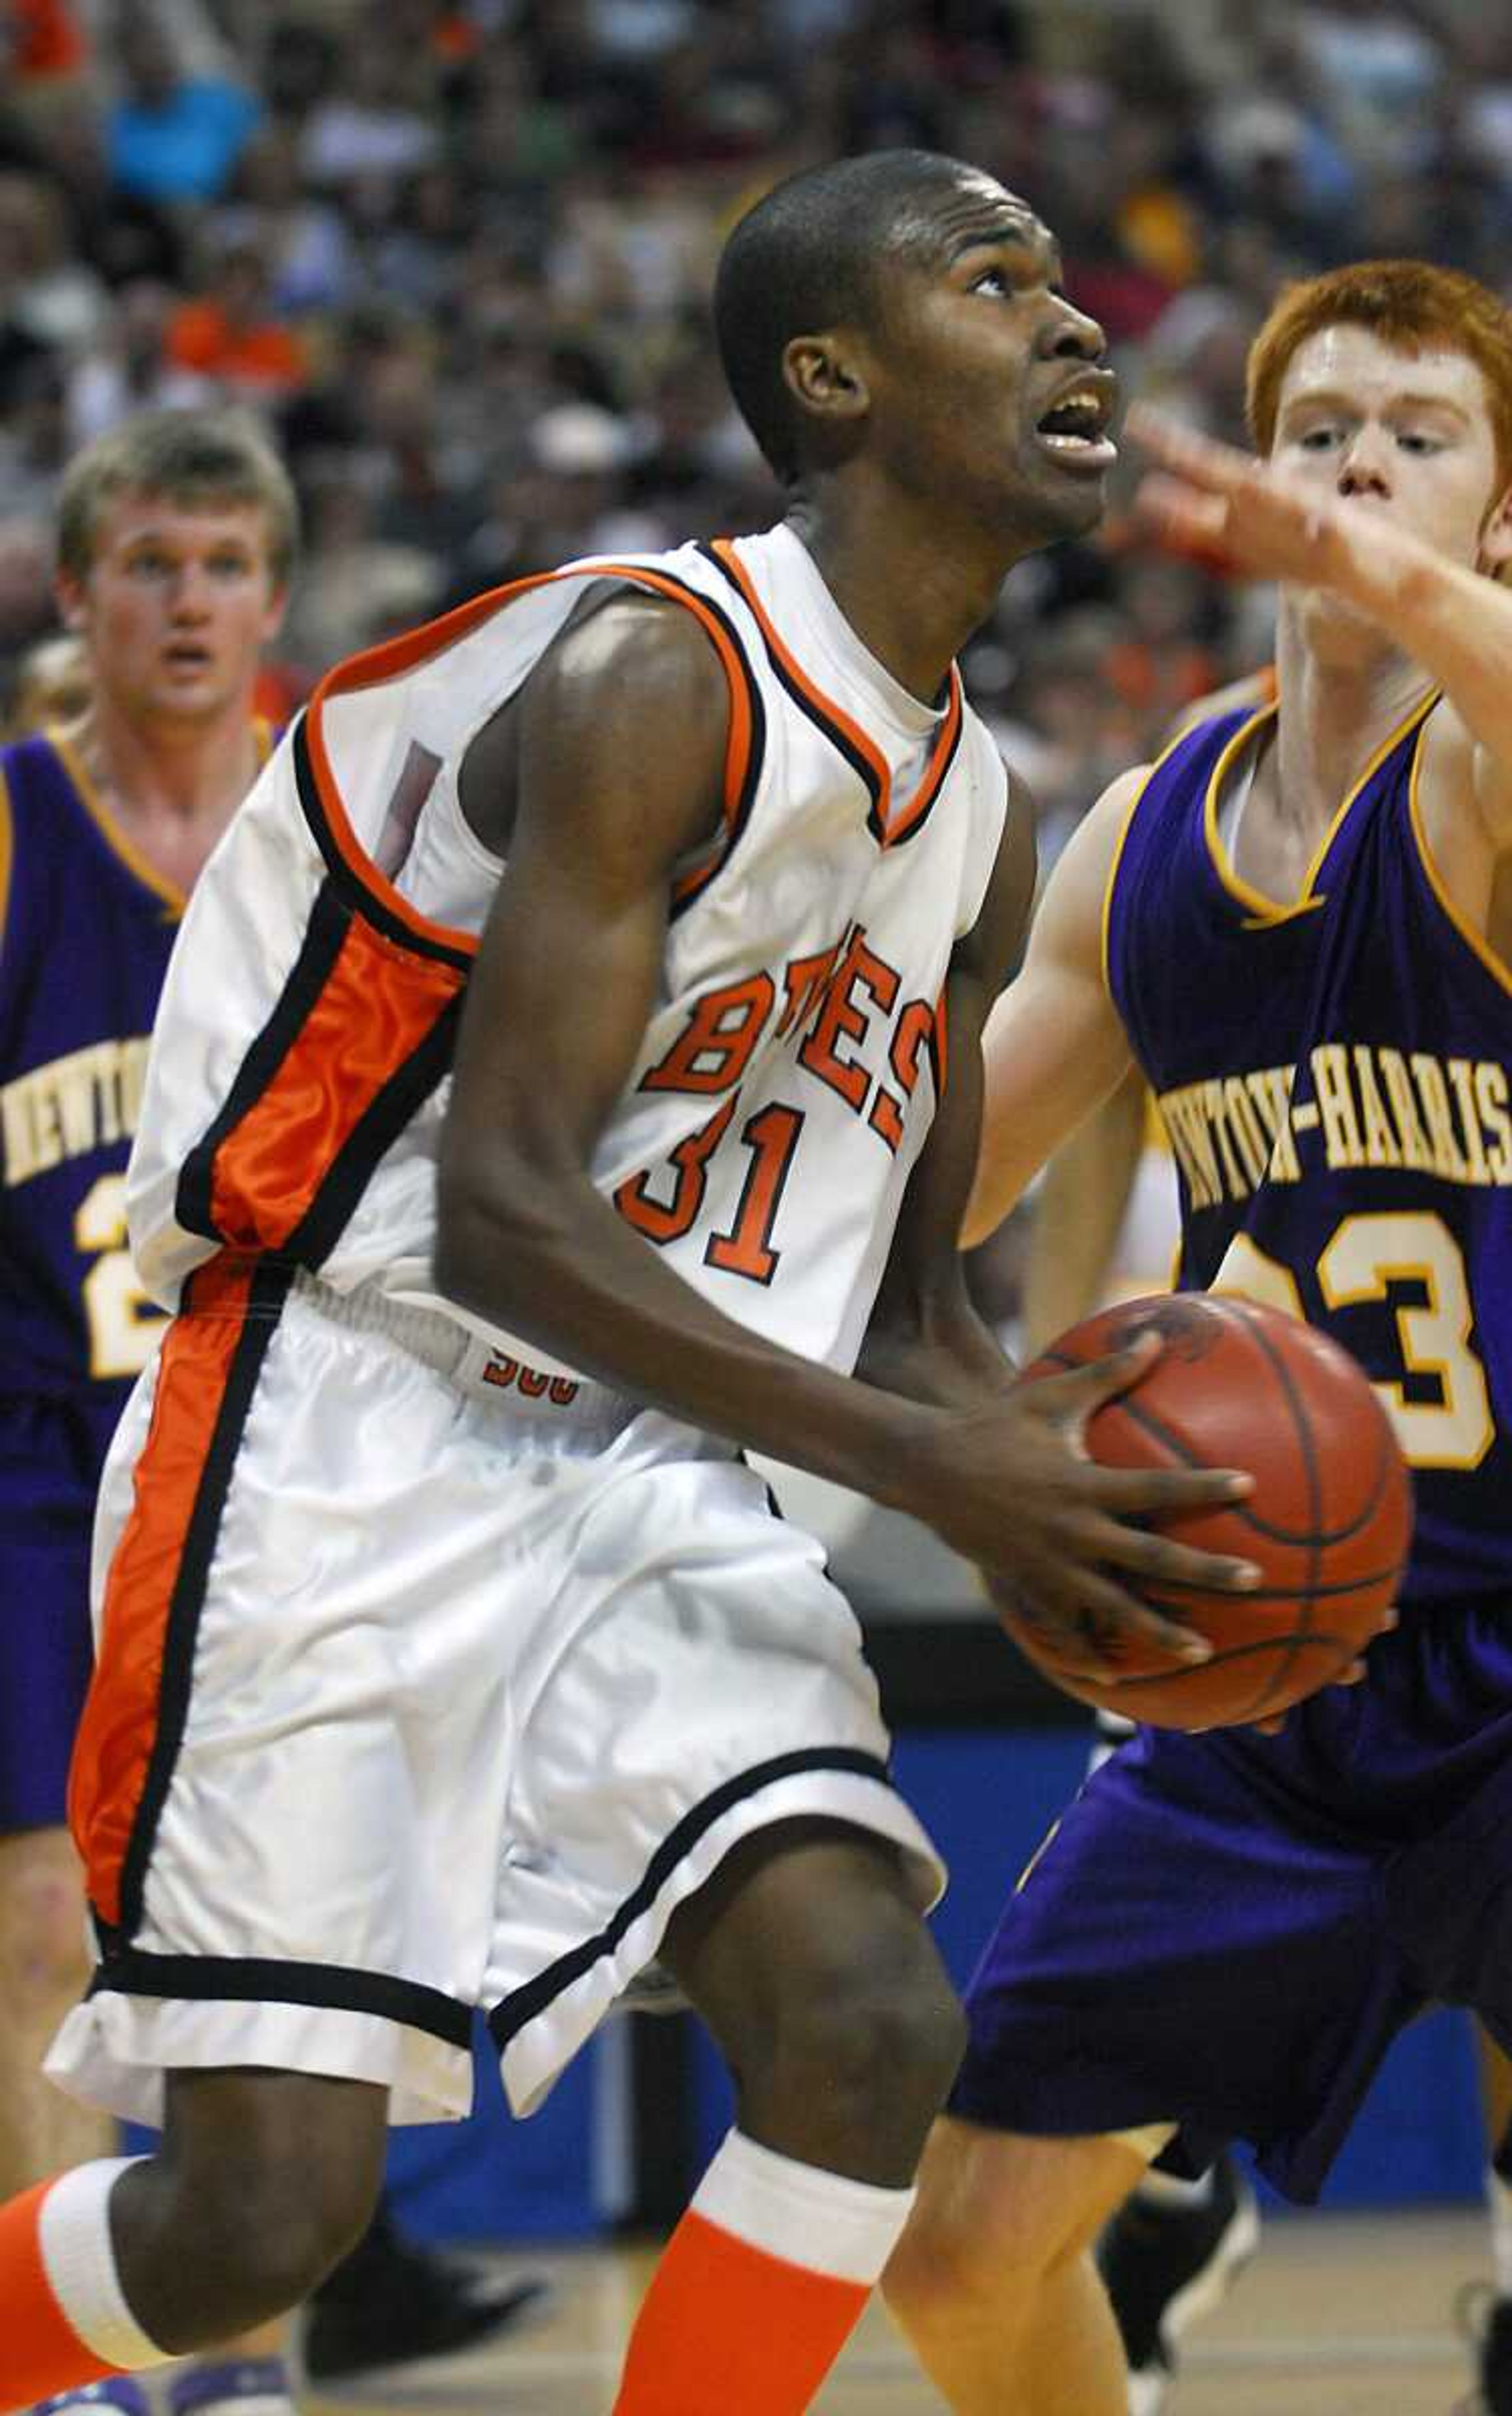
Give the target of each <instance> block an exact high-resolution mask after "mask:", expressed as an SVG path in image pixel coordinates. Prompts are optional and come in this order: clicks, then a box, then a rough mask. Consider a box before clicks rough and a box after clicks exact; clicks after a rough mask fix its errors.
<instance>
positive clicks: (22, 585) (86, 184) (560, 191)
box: [0, 0, 1512, 854]
mask: <svg viewBox="0 0 1512 2416" xmlns="http://www.w3.org/2000/svg"><path fill="white" fill-rule="evenodd" d="M896 143H917V144H923V145H926V146H929V147H931V148H936V149H941V150H945V151H950V152H954V153H957V154H959V155H960V156H961V157H963V158H966V159H972V160H975V161H976V162H978V163H979V164H980V165H982V166H983V167H985V168H987V169H990V170H991V171H992V172H993V173H994V174H998V175H1000V176H1001V177H1003V178H1004V179H1005V182H1007V183H1008V184H1009V185H1011V186H1012V187H1014V188H1015V189H1018V190H1021V191H1022V192H1023V193H1024V194H1025V195H1027V196H1028V198H1029V199H1030V200H1031V201H1032V202H1033V203H1034V204H1035V205H1036V208H1037V209H1038V210H1039V211H1040V213H1041V214H1042V215H1043V216H1044V217H1045V218H1046V219H1048V221H1049V222H1050V224H1051V226H1052V227H1053V229H1054V230H1055V232H1056V234H1058V235H1059V237H1060V239H1061V242H1062V245H1063V248H1064V253H1065V260H1066V285H1067V288H1068V290H1069V292H1070V293H1071V294H1072V295H1073V297H1074V298H1075V299H1076V300H1077V301H1079V302H1080V303H1081V304H1082V305H1083V306H1084V307H1085V308H1086V309H1088V310H1091V311H1092V312H1094V313H1095V314H1096V316H1097V317H1098V318H1099V319H1100V320H1101V321H1102V323H1103V325H1104V326H1105V327H1106V328H1107V331H1108V335H1109V339H1110V342H1111V352H1112V358H1113V361H1114V363H1115V365H1116V366H1117V367H1118V369H1119V370H1121V371H1122V373H1123V375H1124V377H1125V379H1126V389H1137V390H1138V391H1140V392H1141V393H1142V394H1146V395H1153V396H1157V397H1159V398H1161V399H1163V400H1166V401H1168V402H1169V403H1170V404H1172V406H1173V407H1174V408H1175V409H1177V410H1179V411H1180V412H1182V413H1184V414H1185V415H1187V416H1188V417H1190V418H1191V419H1192V420H1194V421H1196V422H1198V423H1199V424H1201V425H1202V427H1204V428H1207V429H1209V430H1214V431H1216V432H1217V433H1219V434H1222V435H1224V436H1228V437H1231V438H1237V439H1240V440H1241V441H1242V437H1243V365H1244V355H1245V348H1246V345H1247V341H1248V340H1249V338H1250V335H1251V334H1252V332H1253V330H1254V328H1255V326H1256V325H1257V324H1258V322H1259V320H1260V318H1261V317H1262V316H1263V312H1264V310H1265V309H1266V307H1267V305H1268V303H1269V302H1270V300H1271V298H1272V297H1273V295H1274V294H1275V293H1276V291H1277V290H1278V287H1279V286H1280V285H1281V284H1282V283H1283V282H1284V281H1285V280H1286V279H1288V278H1290V277H1293V276H1296V275H1299V274H1307V273H1308V272H1310V271H1312V270H1314V269H1317V268H1319V267H1323V266H1327V265H1329V264H1333V263H1335V262H1337V261H1340V260H1344V259H1353V258H1361V257H1366V256H1368V255H1372V254H1399V253H1404V252H1423V253H1426V254H1428V255H1429V256H1430V257H1432V258H1433V259H1435V260H1437V261H1440V262H1442V263H1444V264H1447V265H1452V266H1458V267H1463V268H1467V269H1470V270H1472V271H1474V273H1475V274H1477V275H1479V276H1480V277H1482V278H1484V279H1486V280H1487V281H1488V282H1489V284H1491V285H1493V286H1495V287H1497V288H1498V289H1500V290H1503V291H1512V283H1509V280H1512V11H1508V10H1506V9H1504V8H1497V7H1488V6H1487V5H1485V0H1328V5H1316V6H1315V5H1301V0H1271V5H1270V6H1269V7H1267V8H1263V9H1262V8H1257V7H1256V6H1255V5H1254V0H1161V5H1159V6H1134V5H1126V0H1125V5H1120V0H1086V5H1081V0H760V4H759V5H757V0H0V708H3V707H4V706H5V705H6V704H7V703H8V702H9V701H10V700H12V699H13V696H14V689H15V683H16V677H17V672H18V668H19V666H20V665H21V664H22V662H23V660H24V659H25V657H27V655H28V653H29V650H31V649H32V648H34V647H35V645H36V643H37V642H38V640H39V639H42V638H44V637H45V636H46V635H47V633H48V631H49V630H50V629H51V628H52V627H53V613H52V605H51V597H50V590H49V577H50V569H51V539H50V533H49V516H50V511H51V506H52V503H53V494H54V491H55V487H56V483H57V479H58V475H59V471H60V468H61V465H62V463H63V461H65V459H66V457H67V456H68V453H69V452H70V451H71V450H72V449H73V448H74V447H75V446H77V445H79V444H80V443H81V442H82V441H83V440H84V439H86V438H88V437H91V436H93V435H96V434H97V433H98V432H99V431H100V430H103V429H105V428H107V427H109V426H111V425H112V424H113V422H114V421H115V420H116V419H118V418H119V417H120V416H121V415H123V414H125V413H127V412H129V411H131V410H133V409H136V408H139V407H141V406H143V405H146V404H163V403H174V402H189V401H196V400H208V399H212V398H214V397H216V396H224V397H230V398H234V399H236V400H241V401H243V402H245V403H247V404H249V405H250V406H252V407H253V408H255V409H256V410H257V411H258V412H259V413H261V414H263V415H265V417H266V418H267V420H268V422H269V423H270V425H271V426H272V428H273V429H274V430H275V431H276V433H277V435H278V436H279V438H280V442H281V444H282V445H283V448H284V450H285V452H286V455H287V458H288V460H289V461H290V464H291V466H292V468H293V470H294V473H295V479H296V482H297V485H298V488H299V491H300V495H301V498H302V501H303V505H304V508H305V513H306V521H307V544H306V554H305V560H304V564H303V567H302V569H301V572H300V575H299V579H298V581H297V586H296V589H295V600H294V606H293V610H292V612H291V614H290V617H289V621H288V625H287V628H286V631H285V635H284V638H283V641H282V642H281V648H280V659H279V661H278V662H277V664H276V665H274V666H273V667H272V669H271V671H270V675H269V691H270V692H269V696H268V699H267V702H269V703H270V704H271V705H272V706H273V707H274V709H275V710H281V709H286V708H287V706H288V705H289V704H291V703H292V702H295V701H296V700H297V699H298V698H299V697H300V696H302V695H303V694H304V693H305V692H306V691H307V690H308V688H309V687H310V683H311V682H312V680H313V679H314V678H315V677H316V676H318V674H319V672H321V671H322V670H323V669H324V668H325V665H326V664H327V663H328V662H329V661H330V660H331V659H332V658H333V657H337V656H339V655H341V654H343V653H347V652H350V651H351V650H352V649H353V648H354V647H356V646H361V645H364V644H368V643H370V642H374V641H376V640H377V639H379V638H381V637H383V636H385V635H386V634H387V633H388V632H390V631H392V630H394V629H396V628H400V627H405V626H407V625H408V624H410V623H412V622H414V621H416V620H419V619H423V618H425V617H426V616H428V615H429V614H431V613H432V612H439V611H441V610H443V609H445V608H446V606H447V605H449V604H451V603H453V602H456V601H458V600H460V599H461V597H462V596H466V595H469V594H472V593H474V592H476V590H477V589H479V588H482V587H486V586H490V585H492V584H495V583H496V582H498V581H502V580H506V579H508V578H511V577H514V576H516V575H518V574H520V573H522V572H527V571H531V570H535V569H537V568H540V567H542V566H546V565H548V564H551V563H553V562H555V561H558V560H560V559H563V558H564V557H567V556H569V555H573V554H577V553H582V552H587V551H601V550H606V549H609V550H619V549H625V548H636V549H640V548H646V547H659V546H664V545H669V544H674V543H676V542H678V541H679V540H680V539H682V538H683V537H685V536H690V535H702V534H706V533H709V532H711V531H715V530H720V529H726V530H739V529H742V528H749V527H754V526H760V525H762V524H763V523H764V522H765V521H769V520H770V519H771V518H773V517H774V516H775V514H776V513H777V511H778V510H779V507H780V506H779V497H778V495H777V492H776V491H775V489H774V488H773V486H772V485H771V482H770V480H769V478H768V476H767V474H766V473H765V471H764V466H763V464H762V462H761V461H760V459H759V457H758V456H757V454H756V452H755V450H754V448H753V446H752V445H751V444H750V442H749V440H748V437H747V436H746V434H745V433H744V430H742V428H741V426H740V423H739V422H738V420H737V419H736V418H735V416H734V415H733V411H732V409H731V407H730V405H729V403H728V401H727V400H726V397H725V394H724V390H723V386H722V384H721V381H720V377H719V373H718V363H717V360H716V357H715V355H714V350H713V346H712V342H711V339H710V334H709V329H708V323H707V316H706V295H707V292H708V287H709V281H710V275H711V269H712V264H713V260H714V257H715V254H716V252H717V250H718V245H719V243H720V241H721V240H722V238H723V235H724V234H725V232H726V230H727V229H728V228H729V226H730V225H731V223H732V221H733V219H735V218H736V217H737V216H738V215H739V213H740V211H741V210H742V209H743V208H744V207H745V206H747V205H748V204H749V203H750V202H751V201H753V200H754V199H755V198H756V197H757V196H758V194H759V193H760V192H762V191H763V190H764V189H765V188H766V187H767V186H768V185H769V184H770V183H771V182H773V181H774V180H775V179H776V178H777V177H778V176H779V175H781V174H786V173H787V172H789V171H790V170H792V169H794V168H798V167H801V166H804V165H806V164H808V163H809V162H810V161H813V160H816V159H824V158H829V157H833V156H835V155H836V154H838V153H839V152H843V151H850V150H856V149H867V148H874V147H880V146H885V145H891V144H896ZM1131 477H1132V472H1131V470H1130V471H1126V473H1125V474H1124V484H1123V487H1122V489H1121V491H1120V493H1119V496H1118V499H1117V501H1116V503H1115V508H1114V509H1113V511H1112V512H1111V515H1110V518H1109V520H1108V521H1107V523H1106V525H1105V527H1104V529H1103V530H1102V531H1101V532H1100V533H1099V535H1098V536H1097V537H1096V539H1095V540H1094V541H1092V542H1090V543H1088V544H1084V545H1076V546H1066V547H1062V548H1061V549H1059V551H1056V552H1055V553H1053V554H1051V555H1048V556H1044V557H1040V558H1037V559H1036V560H1035V561H1033V562H1030V563H1026V564H1025V565H1023V566H1022V567H1021V569H1020V570H1019V571H1018V572H1016V573H1015V575H1014V576H1013V578H1012V579H1011V580H1010V581H1009V582H1008V584H1007V587H1006V589H1005V593H1004V596H1003V599H1002V603H1001V605H1000V608H999V610H998V612H997V614H996V616H995V619H994V621H993V623H992V624H991V626H990V627H989V628H988V629H986V630H985V631H984V632H983V633H982V634H981V636H980V637H979V639H978V640H977V641H976V642H975V645H974V646H973V648H972V650H971V655H970V657H969V660H968V664H967V670H968V675H969V678H970V682H971V686H972V689H973V693H974V695H975V699H976V701H977V702H978V704H979V705H980V707H981V708H982V709H983V711H984V712H986V713H987V714H988V716H989V717H990V718H991V719H993V720H994V721H995V722H996V723H997V725H998V726H999V731H1000V735H1001V737H1002V739H1003V743H1004V745H1005V750H1006V751H1007V753H1008V754H1009V756H1010V758H1011V759H1012V760H1013V761H1014V762H1015V763H1016V764H1017V765H1018V767H1019V768H1020V769H1021V771H1022V772H1023V774H1024V775H1025V777H1026V778H1027V779H1028V780H1029V782H1030V785H1031V787H1032V788H1033V790H1034V791H1035V793H1036V797H1037V800H1038V807H1039V811H1040V814H1041V818H1042V843H1043V847H1044V852H1045V853H1048V854H1052V853H1054V851H1055V847H1056V845H1057V844H1058V843H1059V841H1060V840H1061V839H1062V838H1064V836H1065V832H1066V828H1067V827H1068V826H1069V824H1070V823H1071V822H1073V821H1074V819H1075V817H1076V816H1077V815H1078V814H1079V813H1080V812H1081V811H1082V810H1084V809H1085V808H1086V806H1087V805H1088V804H1089V803H1090V802H1091V800H1092V799H1093V798H1094V797H1095V796H1096V793H1097V791H1098V789H1099V788H1100V787H1101V785H1102V784H1103V782H1104V780H1105V779H1106V778H1108V777H1109V776H1110V775H1111V772H1112V771H1114V770H1117V769H1120V768H1122V767H1123V766H1124V765H1126V763H1129V762H1131V761H1133V760H1135V759H1137V758H1138V757H1139V756H1140V755H1141V754H1142V752H1144V751H1146V749H1147V748H1148V747H1149V746H1150V744H1151V743H1152V741H1153V740H1154V739H1155V738H1156V737H1157V735H1158V734H1159V733H1160V732H1163V731H1164V730H1165V729H1166V728H1167V727H1168V726H1169V724H1170V722H1171V720H1172V716H1173V715H1174V714H1175V713H1176V712H1178V711H1179V709H1180V708H1181V707H1182V705H1183V704H1185V703H1186V702H1188V701H1189V700H1190V699H1191V698H1192V697H1194V696H1196V695H1199V694H1201V693H1202V692H1203V691H1204V690H1205V689H1207V688H1209V687H1213V686H1215V685H1216V684H1217V683H1218V682H1220V681H1222V680H1224V679H1226V678H1228V677H1231V676H1232V675H1235V674H1236V673H1239V672H1244V671H1247V670H1248V669H1250V668H1251V667H1253V666H1254V665H1255V664H1256V663H1258V662H1259V661H1261V660H1263V658H1264V656H1265V652H1266V649H1267V645H1268V638H1269V613H1268V601H1267V599H1266V598H1265V597H1264V596H1257V595H1255V594H1254V593H1252V592H1246V591H1242V590H1238V589H1235V588H1232V587H1231V586H1229V585H1228V584H1227V583H1226V582H1225V581H1224V580H1223V578H1222V577H1221V574H1220V571H1219V570H1218V569H1217V567H1216V566H1212V565H1208V564H1203V563H1202V562H1200V561H1190V560H1186V559H1181V558H1177V557H1175V556H1173V555H1172V554H1169V553H1161V552H1158V551H1155V550H1154V549H1153V547H1152V546H1151V544H1150V542H1149V541H1148V539H1147V538H1146V537H1145V536H1143V535H1142V534H1141V532H1140V531H1139V529H1138V527H1137V524H1136V523H1135V522H1134V521H1132V519H1131V516H1130V513H1129V510H1128V504H1127V495H1128V487H1129V484H1130V482H1131Z"/></svg>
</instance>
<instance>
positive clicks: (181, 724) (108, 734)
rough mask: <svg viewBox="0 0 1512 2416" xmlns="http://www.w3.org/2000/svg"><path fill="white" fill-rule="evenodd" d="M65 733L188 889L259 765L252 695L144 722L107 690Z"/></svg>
mask: <svg viewBox="0 0 1512 2416" xmlns="http://www.w3.org/2000/svg"><path fill="white" fill-rule="evenodd" d="M64 734H65V736H66V737H67V738H68V742H69V744H70V746H71V747H72V748H73V751H74V753H75V755H76V756H77V757H78V759H79V762H80V763H82V765H83V770H84V773H85V775H86V777H87V778H88V779H89V780H90V782H91V784H92V785H93V788H94V790H95V793H96V795H97V797H98V800H99V803H100V805H101V806H102V807H103V808H104V809H105V811H106V812H107V813H109V814H110V815H112V816H113V819H114V820H115V821H116V822H117V823H119V824H120V825H121V827H122V828H123V829H124V830H126V831H127V832H129V835H130V837H131V839H132V841H133V843H134V844H135V845H136V846H137V847H139V848H140V849H141V851H142V853H144V855H145V856H146V858H147V860H148V862H149V863H150V864H152V865H153V866H154V868H156V869H157V870H158V871H159V872H161V873H163V874H164V875H165V876H166V877H167V878H168V879H170V880H173V881H176V882H178V883H180V885H181V886H184V887H188V885H189V883H190V882H191V881H192V880H193V878H194V876H195V874H196V873H197V872H198V871H199V869H200V868H201V866H202V865H203V864H204V860H205V858H206V857H207V856H208V854H209V853H210V851H211V849H212V848H213V847H214V845H215V843H216V841H217V839H218V838H219V836H220V834H221V832H222V831H223V830H224V829H225V827H226V824H227V823H229V822H230V820H231V817H232V815H233V814H234V812H235V810H236V808H237V806H238V805H239V804H240V803H241V800H242V798H243V797H244V796H245V795H246V794H247V792H248V790H249V788H250V786H251V784H252V780H253V778H254V777H255V775H256V772H257V769H258V762H259V750H258V744H257V736H256V732H255V729H254V726H253V722H252V717H251V708H250V699H249V698H248V697H238V698H237V699H236V701H235V702H234V704H233V705H228V706H227V707H226V709H225V710H224V711H223V712H219V713H217V714H214V715H212V716H209V717H206V718H205V719H204V720H203V721H197V720H185V719H180V718H174V717H161V718H158V719H153V720H148V721H144V720H142V719H140V718H138V717H134V716H132V715H129V714H127V713H124V712H122V711H121V709H120V708H119V706H117V705H115V704H114V703H113V701H112V700H111V699H110V697H109V696H107V695H104V694H101V695H98V696H97V697H96V699H95V701H94V702H93V703H92V704H91V705H90V706H89V708H88V710H87V712H85V713H84V714H83V716H82V717H81V718H80V719H79V720H78V721H76V722H75V723H73V724H72V725H71V727H70V728H69V729H68V731H67V732H65V733H64Z"/></svg>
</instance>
